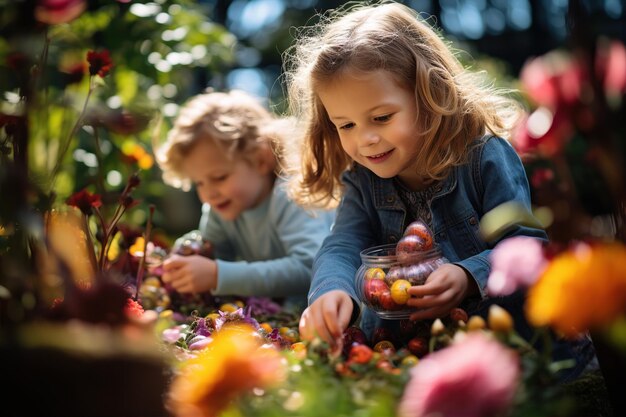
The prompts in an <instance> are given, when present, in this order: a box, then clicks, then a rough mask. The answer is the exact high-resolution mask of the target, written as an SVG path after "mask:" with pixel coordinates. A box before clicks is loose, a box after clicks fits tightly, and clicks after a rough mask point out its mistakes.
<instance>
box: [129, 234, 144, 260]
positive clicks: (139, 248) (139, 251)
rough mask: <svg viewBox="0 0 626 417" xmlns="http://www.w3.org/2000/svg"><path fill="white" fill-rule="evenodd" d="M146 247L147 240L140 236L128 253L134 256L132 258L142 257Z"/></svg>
mask: <svg viewBox="0 0 626 417" xmlns="http://www.w3.org/2000/svg"><path fill="white" fill-rule="evenodd" d="M145 246H146V240H145V239H144V238H143V237H141V236H139V237H138V238H137V239H135V243H133V245H132V246H131V247H130V248H129V249H128V252H129V253H130V254H131V255H132V256H137V257H141V256H143V248H144V247H145Z"/></svg>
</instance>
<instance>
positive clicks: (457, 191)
mask: <svg viewBox="0 0 626 417" xmlns="http://www.w3.org/2000/svg"><path fill="white" fill-rule="evenodd" d="M341 13H342V12H334V14H332V15H331V16H330V18H329V19H321V22H322V23H321V26H320V27H318V28H317V29H319V30H316V31H315V33H313V34H312V35H311V36H302V37H301V38H300V39H299V40H298V41H297V43H296V45H295V46H294V47H293V48H292V49H291V50H289V51H288V52H287V53H286V55H285V58H286V67H285V69H286V71H285V74H286V82H287V87H288V89H289V97H290V104H291V106H292V109H293V110H294V111H295V113H296V114H297V116H298V117H299V118H300V119H301V120H303V121H304V122H305V128H306V131H305V134H304V137H303V143H302V144H301V160H302V161H301V164H300V165H299V166H296V167H294V173H296V174H297V173H299V176H298V177H297V178H295V181H294V182H293V185H294V188H293V189H292V191H293V192H294V196H295V198H296V199H297V201H298V202H300V203H301V204H314V205H330V204H332V203H333V202H334V201H338V200H339V199H340V200H341V202H340V206H339V208H338V211H337V218H336V222H335V226H334V228H333V231H332V232H331V234H330V236H329V237H328V238H327V239H326V240H325V242H324V244H323V245H322V247H321V249H320V252H319V253H318V255H317V257H316V260H315V262H314V267H313V274H314V275H313V281H312V283H311V290H310V291H309V307H308V308H307V309H306V310H305V311H304V313H303V315H302V318H301V321H300V332H301V336H302V337H303V338H305V339H311V338H313V337H315V336H319V337H320V338H322V339H323V340H325V341H327V342H328V343H330V344H331V345H335V346H338V345H339V344H340V342H341V336H342V333H343V331H344V330H345V329H346V328H347V326H349V325H350V324H351V323H353V322H354V321H355V320H356V318H357V317H358V316H359V315H360V316H361V321H360V326H361V328H362V329H363V330H364V331H365V333H366V334H367V335H370V336H371V335H372V332H373V331H374V329H375V328H378V327H389V328H391V329H392V330H398V321H386V320H382V319H380V318H378V317H377V316H376V315H375V314H374V313H373V312H372V311H371V310H368V309H366V308H363V309H362V310H361V308H360V305H359V299H358V297H357V293H356V291H355V287H354V278H355V272H356V271H357V268H358V267H359V266H360V264H361V259H360V255H359V253H360V252H361V251H362V250H363V249H365V248H368V247H371V246H375V245H381V244H390V243H396V242H397V241H398V239H399V238H400V237H402V234H403V231H404V230H405V228H406V227H407V225H408V224H409V223H410V222H412V221H414V220H416V219H421V220H422V221H424V222H425V223H427V224H428V225H429V226H430V228H431V230H432V231H433V233H434V238H435V240H436V242H437V244H438V245H439V246H440V249H441V250H442V252H443V254H444V256H445V257H446V258H447V259H448V260H450V263H449V264H444V265H442V266H440V267H439V268H438V269H437V270H436V271H435V272H433V273H432V274H431V275H430V276H429V277H428V279H427V281H426V283H425V284H424V285H421V286H413V287H411V288H410V290H409V294H410V296H411V298H410V299H409V301H408V303H407V304H408V305H409V306H411V307H414V308H415V309H416V312H415V313H413V314H412V316H411V317H410V318H411V320H422V319H434V318H437V317H443V316H445V315H446V314H448V313H449V312H450V310H451V309H452V308H454V307H457V306H462V307H464V308H465V309H467V310H468V311H469V313H470V314H483V315H486V312H487V309H488V306H489V304H490V303H492V302H494V303H497V304H499V305H501V306H503V307H505V308H506V309H507V310H509V311H510V312H511V313H512V314H513V315H514V318H515V322H516V325H517V326H518V330H519V331H520V332H521V333H522V334H526V335H529V336H530V333H531V329H530V328H529V326H528V325H527V324H526V323H525V320H524V316H523V310H522V308H523V298H522V297H521V296H517V297H509V298H499V299H497V300H493V299H491V300H490V299H488V297H487V295H486V284H487V278H488V275H489V271H490V262H489V253H490V250H491V248H493V247H494V246H495V244H496V243H497V242H485V241H484V240H483V239H481V237H480V235H479V230H478V228H479V222H480V220H481V218H482V216H483V215H484V214H485V213H487V212H488V211H490V210H491V209H493V208H494V207H496V206H498V205H500V204H502V203H504V202H508V201H515V202H518V203H520V204H522V205H523V206H525V207H526V208H527V209H529V210H530V196H529V188H528V183H527V179H526V176H525V172H524V168H523V166H522V164H521V161H520V159H519V158H518V156H517V154H516V153H515V151H514V149H513V148H512V147H511V146H510V144H509V143H508V142H507V141H506V140H504V139H502V137H505V136H507V134H508V132H509V131H510V129H511V128H512V126H513V124H514V122H515V120H516V117H517V116H518V115H519V110H520V107H519V106H518V105H517V104H516V102H515V101H513V100H510V99H507V98H506V97H505V96H503V95H499V94H497V91H495V90H494V89H492V88H489V87H487V86H486V84H484V83H481V82H480V80H479V79H478V78H476V76H475V75H472V74H471V73H469V72H466V71H464V69H463V67H462V65H461V64H460V63H459V61H458V60H457V59H456V57H455V56H454V54H453V53H452V52H451V50H450V49H449V48H448V47H447V45H446V43H445V42H444V41H443V40H442V38H441V37H440V36H439V35H438V33H437V32H436V31H435V30H433V29H432V28H431V27H430V26H429V25H428V24H426V23H425V22H423V21H420V19H419V18H418V16H417V14H416V13H415V12H414V11H412V10H411V9H409V8H407V7H405V6H403V5H400V4H393V3H391V4H380V5H374V6H362V7H359V6H357V8H356V9H352V10H351V11H350V12H349V13H347V14H343V15H342V14H341ZM340 197H341V198H340ZM516 235H526V236H533V237H537V238H541V239H545V238H546V235H545V233H544V232H543V231H542V230H538V229H532V228H528V227H524V226H517V227H515V228H513V229H511V230H509V231H508V233H507V236H506V237H510V236H516ZM587 347H589V346H588V344H587V343H585V348H587ZM570 348H571V346H569V345H566V346H565V349H567V350H568V351H567V352H565V353H564V354H563V355H564V356H567V355H570V356H571V352H570V351H569V349H570ZM589 352H591V351H590V349H586V353H585V354H586V355H592V353H589ZM585 363H586V360H581V361H580V366H581V367H584V365H585ZM579 370H580V368H577V369H576V370H573V374H575V373H578V372H579Z"/></svg>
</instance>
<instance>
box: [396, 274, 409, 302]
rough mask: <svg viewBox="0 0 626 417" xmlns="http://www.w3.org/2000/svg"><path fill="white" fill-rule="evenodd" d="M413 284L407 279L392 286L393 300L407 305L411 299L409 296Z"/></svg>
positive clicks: (400, 280)
mask: <svg viewBox="0 0 626 417" xmlns="http://www.w3.org/2000/svg"><path fill="white" fill-rule="evenodd" d="M409 288H411V283H410V282H409V281H407V280H405V279H399V280H397V281H396V282H394V283H393V284H392V285H391V298H392V299H393V301H395V302H396V303H398V304H406V302H407V301H409V298H410V297H411V296H410V295H409Z"/></svg>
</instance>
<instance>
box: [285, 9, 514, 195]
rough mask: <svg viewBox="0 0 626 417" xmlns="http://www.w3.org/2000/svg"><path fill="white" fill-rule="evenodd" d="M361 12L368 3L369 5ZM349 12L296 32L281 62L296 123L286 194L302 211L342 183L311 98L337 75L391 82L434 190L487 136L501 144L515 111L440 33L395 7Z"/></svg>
mask: <svg viewBox="0 0 626 417" xmlns="http://www.w3.org/2000/svg"><path fill="white" fill-rule="evenodd" d="M368 3H369V2H368ZM368 3H366V4H365V5H362V4H355V3H350V4H348V5H347V6H346V7H342V8H339V9H336V10H333V11H331V12H329V14H326V15H321V16H319V17H320V23H319V24H317V25H314V26H312V27H308V28H304V30H303V31H302V32H301V33H300V34H299V36H298V39H297V41H296V43H295V45H294V46H293V47H291V48H290V49H289V50H287V51H286V52H285V54H284V56H283V58H284V62H285V68H284V81H285V84H286V88H287V90H288V91H287V93H288V98H289V107H290V111H291V113H292V114H294V115H296V117H298V118H299V119H300V120H301V121H302V122H303V123H304V135H303V137H302V138H301V140H300V141H299V142H298V143H297V147H298V148H299V150H298V153H299V155H296V154H294V155H295V156H297V157H298V158H293V160H294V161H297V163H296V164H295V165H293V166H291V167H290V171H291V173H292V174H294V176H293V181H292V184H291V185H292V187H291V194H292V195H293V197H294V199H295V200H296V201H298V202H299V203H301V204H306V205H318V206H319V205H321V206H332V205H335V204H336V203H337V202H338V201H339V198H340V196H341V181H340V177H341V174H342V173H343V172H344V171H346V170H347V169H350V168H351V166H352V160H351V159H350V157H349V156H348V155H347V154H346V153H345V152H344V151H343V149H342V147H341V143H340V140H339V136H338V133H337V130H336V128H335V126H334V125H333V124H332V123H331V121H330V120H329V118H328V115H327V113H326V111H325V109H324V106H323V105H322V103H321V101H320V99H319V97H318V95H317V93H316V91H317V89H318V88H319V87H320V86H324V85H327V84H328V83H329V82H330V81H332V80H333V78H334V77H336V76H338V75H342V74H343V73H345V71H356V72H371V71H378V70H384V71H387V72H389V73H390V74H391V75H392V76H393V77H394V79H395V81H396V82H397V83H398V85H400V86H403V87H405V88H406V89H408V90H409V91H412V92H413V93H414V95H415V101H416V104H417V109H418V115H417V117H418V122H419V125H418V126H417V128H418V129H419V130H420V131H419V134H420V141H421V143H422V145H421V149H420V153H419V154H418V155H417V160H416V164H415V165H416V166H417V167H419V168H418V174H419V175H421V176H423V178H426V179H433V180H439V179H442V178H444V177H445V176H446V175H447V173H448V172H449V170H450V169H451V168H452V167H453V166H455V165H459V164H462V163H463V162H464V161H465V159H466V156H467V154H468V150H469V148H470V147H471V145H472V142H473V141H474V140H475V139H476V138H477V137H479V136H481V135H484V134H486V133H488V132H491V133H493V134H496V135H499V136H502V137H505V138H506V137H508V136H509V134H510V130H511V129H512V128H513V127H514V125H515V123H516V122H517V120H518V119H519V116H520V114H521V110H522V107H521V105H520V104H519V103H518V102H517V101H516V100H514V99H511V98H510V97H508V96H507V95H506V94H503V93H508V91H507V92H505V91H498V90H496V89H495V88H494V87H493V86H492V85H491V84H489V83H486V82H485V80H484V77H483V74H478V73H472V72H470V71H466V70H465V68H464V67H463V66H462V64H461V63H460V61H459V60H458V59H457V57H456V56H455V53H454V52H453V51H452V49H451V48H450V47H449V46H448V44H447V43H446V42H445V41H444V39H443V38H442V36H441V35H440V34H439V32H438V31H437V30H436V29H435V28H433V27H432V26H431V25H429V24H428V22H426V21H424V20H423V19H421V18H420V17H419V16H418V14H417V12H415V11H414V10H412V9H410V8H408V7H407V6H404V5H402V4H397V3H389V4H387V3H388V2H382V3H380V4H377V5H371V4H368Z"/></svg>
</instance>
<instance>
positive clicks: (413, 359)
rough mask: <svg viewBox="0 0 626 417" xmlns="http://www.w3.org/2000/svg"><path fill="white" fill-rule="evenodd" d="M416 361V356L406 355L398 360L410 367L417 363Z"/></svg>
mask: <svg viewBox="0 0 626 417" xmlns="http://www.w3.org/2000/svg"><path fill="white" fill-rule="evenodd" d="M418 362H419V359H418V358H417V356H415V355H407V356H405V357H404V358H402V361H400V365H402V366H405V367H408V368H410V367H412V366H415V365H417V363H418Z"/></svg>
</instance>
